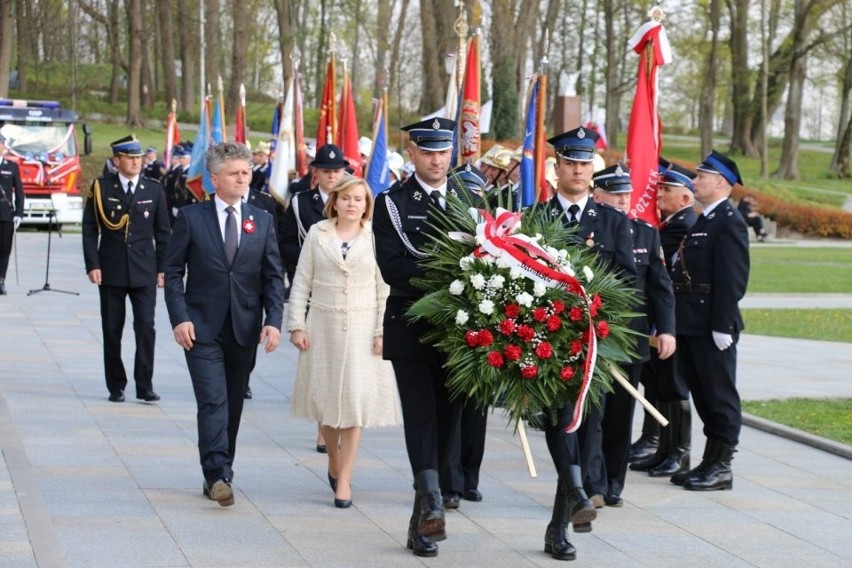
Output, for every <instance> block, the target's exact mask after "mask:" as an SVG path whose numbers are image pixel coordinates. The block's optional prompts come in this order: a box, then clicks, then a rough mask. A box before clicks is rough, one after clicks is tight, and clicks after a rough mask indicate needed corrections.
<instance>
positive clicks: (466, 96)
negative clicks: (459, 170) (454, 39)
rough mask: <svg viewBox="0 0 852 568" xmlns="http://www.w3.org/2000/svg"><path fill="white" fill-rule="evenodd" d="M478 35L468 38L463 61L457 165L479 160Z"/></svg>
mask: <svg viewBox="0 0 852 568" xmlns="http://www.w3.org/2000/svg"><path fill="white" fill-rule="evenodd" d="M479 110H480V104H479V35H475V36H473V37H472V38H470V42H469V43H468V48H467V59H466V60H465V71H464V86H463V91H462V107H461V113H460V114H459V117H460V123H459V132H460V133H461V144H459V154H460V156H459V157H460V158H461V159H460V160H459V163H461V164H464V163H465V162H475V161H477V160H478V159H479V150H480V147H481V145H480V139H479V138H480V137H479Z"/></svg>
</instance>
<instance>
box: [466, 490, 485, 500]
mask: <svg viewBox="0 0 852 568" xmlns="http://www.w3.org/2000/svg"><path fill="white" fill-rule="evenodd" d="M462 497H464V498H465V500H467V501H476V502H479V501H482V493H480V492H479V489H465V490H464V495H462Z"/></svg>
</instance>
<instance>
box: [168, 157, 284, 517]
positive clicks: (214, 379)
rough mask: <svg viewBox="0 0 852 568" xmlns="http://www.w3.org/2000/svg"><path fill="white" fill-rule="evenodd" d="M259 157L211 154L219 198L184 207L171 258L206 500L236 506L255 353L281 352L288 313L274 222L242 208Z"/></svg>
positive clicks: (174, 311) (175, 321)
mask: <svg viewBox="0 0 852 568" xmlns="http://www.w3.org/2000/svg"><path fill="white" fill-rule="evenodd" d="M250 160H251V152H250V151H249V149H248V148H247V147H246V146H245V145H243V144H239V143H231V142H226V143H224V144H218V145H216V146H212V147H211V148H210V149H209V150H208V151H207V155H206V164H207V170H208V171H209V172H210V177H211V181H212V182H213V186H214V187H215V189H216V194H215V196H214V198H213V199H210V200H207V201H204V202H202V203H199V204H197V205H193V206H189V207H185V208H183V209H181V211H180V212H179V214H178V217H177V222H176V223H175V228H174V233H173V235H172V242H171V246H170V247H169V254H168V258H167V259H166V305H167V307H168V310H169V319H170V320H171V323H172V327H173V329H174V335H175V340H176V341H177V342H178V344H179V345H180V346H181V347H183V348H184V349H185V350H186V364H187V367H188V369H189V374H190V377H191V378H192V388H193V390H194V391H195V400H196V402H197V404H198V415H197V416H198V451H199V454H200V459H201V470H202V472H203V474H204V495H205V496H206V497H208V498H209V499H211V500H213V501H217V502H218V503H219V505H221V506H223V507H224V506H228V505H232V504H233V503H234V493H233V489H232V488H231V480H232V479H233V476H234V471H233V463H234V455H235V453H236V444H237V432H238V431H239V427H240V416H241V415H242V410H243V395H244V394H245V390H246V381H247V380H248V376H249V373H250V372H251V364H252V360H253V354H254V353H255V352H256V351H257V345H258V343H265V346H266V352H267V353H271V352H272V351H274V350H275V348H276V347H277V346H278V341H279V339H280V337H281V319H282V315H283V302H284V283H283V281H282V278H281V259H280V256H279V254H278V246H277V244H276V242H275V228H274V226H273V223H272V216H271V215H269V214H268V213H266V212H265V211H263V210H262V209H259V208H257V207H255V206H253V205H251V204H248V203H244V202H243V196H245V194H246V192H248V189H249V181H250V180H251V167H250V165H249V161H250ZM184 275H186V277H187V279H186V285H185V286H184ZM264 312H265V319H264Z"/></svg>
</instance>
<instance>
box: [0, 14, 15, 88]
mask: <svg viewBox="0 0 852 568" xmlns="http://www.w3.org/2000/svg"><path fill="white" fill-rule="evenodd" d="M12 29H13V26H12V0H0V97H7V96H8V95H9V69H11V67H12Z"/></svg>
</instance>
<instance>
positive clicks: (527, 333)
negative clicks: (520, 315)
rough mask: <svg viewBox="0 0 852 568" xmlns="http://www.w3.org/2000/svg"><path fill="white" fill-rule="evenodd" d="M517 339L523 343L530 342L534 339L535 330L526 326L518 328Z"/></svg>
mask: <svg viewBox="0 0 852 568" xmlns="http://www.w3.org/2000/svg"><path fill="white" fill-rule="evenodd" d="M518 337H520V338H521V339H523V340H524V341H531V340H532V338H533V337H535V330H534V329H533V328H531V327H530V326H528V325H519V326H518Z"/></svg>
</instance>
